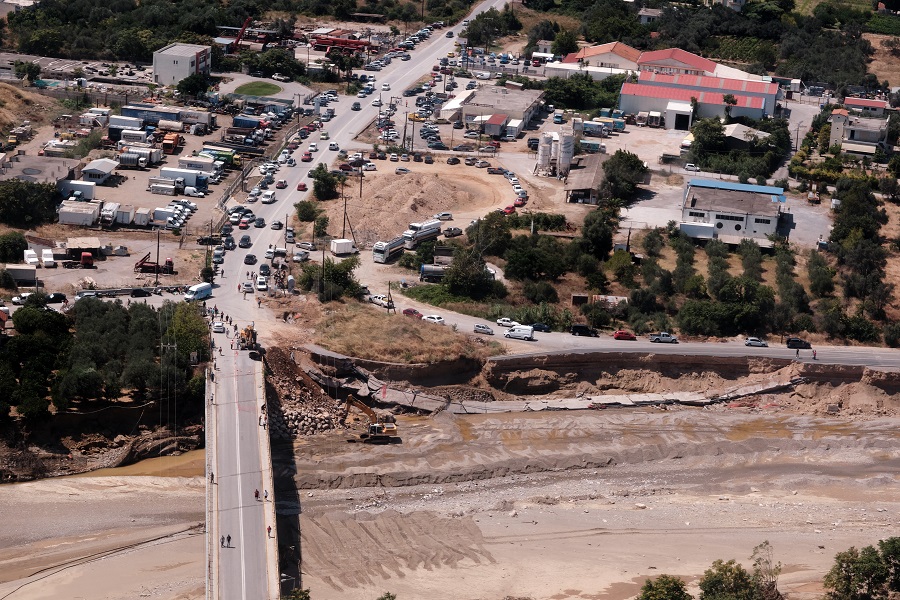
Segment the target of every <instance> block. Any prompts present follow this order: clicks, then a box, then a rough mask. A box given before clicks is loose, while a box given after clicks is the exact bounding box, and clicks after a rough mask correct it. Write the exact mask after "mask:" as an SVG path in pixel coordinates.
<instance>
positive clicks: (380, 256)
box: [372, 235, 406, 264]
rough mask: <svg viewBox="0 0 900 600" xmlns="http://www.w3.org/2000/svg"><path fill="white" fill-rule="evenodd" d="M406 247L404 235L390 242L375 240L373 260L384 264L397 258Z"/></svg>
mask: <svg viewBox="0 0 900 600" xmlns="http://www.w3.org/2000/svg"><path fill="white" fill-rule="evenodd" d="M405 249H406V246H405V245H404V240H403V236H402V235H401V236H397V237H395V238H394V239H392V240H391V241H389V242H375V245H374V246H373V247H372V260H373V261H375V262H376V263H379V264H383V263H387V262H390V261H391V260H393V259H395V258H397V257H398V256H400V255H401V254H403V251H404V250H405Z"/></svg>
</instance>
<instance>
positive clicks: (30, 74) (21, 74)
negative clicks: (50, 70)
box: [13, 60, 41, 81]
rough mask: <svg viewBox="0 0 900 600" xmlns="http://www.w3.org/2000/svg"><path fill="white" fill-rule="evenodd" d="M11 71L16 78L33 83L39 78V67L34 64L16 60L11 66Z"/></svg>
mask: <svg viewBox="0 0 900 600" xmlns="http://www.w3.org/2000/svg"><path fill="white" fill-rule="evenodd" d="M13 69H14V71H15V73H16V77H17V78H19V79H27V80H28V81H35V80H36V79H38V78H39V77H40V76H41V65H39V64H37V63H34V62H24V61H21V60H17V61H16V62H15V63H14V64H13Z"/></svg>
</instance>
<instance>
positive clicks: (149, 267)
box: [134, 252, 175, 275]
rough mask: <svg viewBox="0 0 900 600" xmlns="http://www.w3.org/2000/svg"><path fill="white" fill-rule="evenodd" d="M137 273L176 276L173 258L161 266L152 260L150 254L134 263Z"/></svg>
mask: <svg viewBox="0 0 900 600" xmlns="http://www.w3.org/2000/svg"><path fill="white" fill-rule="evenodd" d="M134 272H135V273H160V274H163V275H174V274H175V262H174V261H173V260H172V259H171V258H167V259H166V261H165V262H164V263H163V264H159V263H156V262H153V261H151V260H150V253H149V252H148V253H147V254H145V255H144V257H143V258H142V259H141V260H139V261H137V262H136V263H134Z"/></svg>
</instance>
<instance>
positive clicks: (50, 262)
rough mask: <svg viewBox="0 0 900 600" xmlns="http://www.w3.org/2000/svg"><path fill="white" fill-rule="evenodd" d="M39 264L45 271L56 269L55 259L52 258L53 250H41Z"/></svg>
mask: <svg viewBox="0 0 900 600" xmlns="http://www.w3.org/2000/svg"><path fill="white" fill-rule="evenodd" d="M41 263H43V265H44V268H45V269H53V268H55V267H56V259H54V258H53V250H51V249H50V248H44V249H43V250H41Z"/></svg>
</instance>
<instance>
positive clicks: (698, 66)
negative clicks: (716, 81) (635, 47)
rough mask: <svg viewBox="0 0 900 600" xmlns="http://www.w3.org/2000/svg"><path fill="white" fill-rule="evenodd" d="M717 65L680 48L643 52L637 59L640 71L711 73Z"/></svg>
mask: <svg viewBox="0 0 900 600" xmlns="http://www.w3.org/2000/svg"><path fill="white" fill-rule="evenodd" d="M717 66H718V65H717V64H716V63H715V62H713V61H711V60H709V59H708V58H703V57H702V56H697V55H696V54H691V53H690V52H688V51H687V50H682V49H681V48H669V49H667V50H655V51H653V52H644V53H643V54H641V57H640V58H639V59H638V67H639V68H640V70H641V71H653V72H656V73H665V74H668V75H679V74H684V75H712V74H714V73H715V72H716V67H717Z"/></svg>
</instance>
